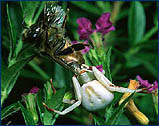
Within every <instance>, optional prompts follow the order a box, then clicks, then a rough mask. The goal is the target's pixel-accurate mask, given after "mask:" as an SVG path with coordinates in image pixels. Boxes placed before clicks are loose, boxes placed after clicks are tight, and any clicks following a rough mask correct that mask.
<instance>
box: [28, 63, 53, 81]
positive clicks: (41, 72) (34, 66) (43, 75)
mask: <svg viewBox="0 0 159 126" xmlns="http://www.w3.org/2000/svg"><path fill="white" fill-rule="evenodd" d="M29 65H30V66H31V67H32V68H33V69H34V70H35V71H36V72H37V73H39V74H40V75H41V76H42V77H43V78H44V79H45V80H48V79H49V78H50V77H49V76H48V75H47V73H45V72H44V71H43V70H42V69H41V68H40V67H39V66H38V65H37V64H35V63H34V61H30V62H29Z"/></svg>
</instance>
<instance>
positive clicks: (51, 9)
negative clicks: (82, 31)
mask: <svg viewBox="0 0 159 126" xmlns="http://www.w3.org/2000/svg"><path fill="white" fill-rule="evenodd" d="M65 16H66V13H65V12H64V10H63V9H62V8H61V6H59V5H56V4H55V3H52V2H46V6H45V9H44V18H45V20H46V22H47V25H48V27H50V26H52V27H62V25H63V23H64V20H65Z"/></svg>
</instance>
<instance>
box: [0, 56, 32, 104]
mask: <svg viewBox="0 0 159 126" xmlns="http://www.w3.org/2000/svg"><path fill="white" fill-rule="evenodd" d="M32 57H33V56H30V57H28V58H26V59H23V60H21V61H18V62H16V63H15V64H14V65H12V66H11V67H8V68H7V69H6V70H5V71H4V72H3V73H2V76H1V77H2V78H1V84H2V85H1V88H2V89H1V90H2V92H1V105H2V104H3V102H4V100H5V99H6V98H7V97H8V95H9V93H10V92H11V90H12V88H13V86H14V84H15V82H16V80H17V78H18V76H19V72H20V70H21V69H22V68H23V67H24V66H25V64H27V63H28V62H29V61H30V60H32Z"/></svg>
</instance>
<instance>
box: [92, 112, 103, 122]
mask: <svg viewBox="0 0 159 126" xmlns="http://www.w3.org/2000/svg"><path fill="white" fill-rule="evenodd" d="M93 119H94V123H95V125H103V124H104V119H102V118H100V117H98V116H96V115H95V114H93Z"/></svg>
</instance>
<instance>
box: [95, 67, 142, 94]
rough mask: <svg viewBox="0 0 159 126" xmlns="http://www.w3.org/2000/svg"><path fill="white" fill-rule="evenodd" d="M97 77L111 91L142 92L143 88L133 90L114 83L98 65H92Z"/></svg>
mask: <svg viewBox="0 0 159 126" xmlns="http://www.w3.org/2000/svg"><path fill="white" fill-rule="evenodd" d="M92 70H93V72H94V75H95V77H96V78H97V79H98V80H99V81H100V82H101V83H102V84H103V85H104V86H105V87H106V88H107V89H108V90H109V91H116V92H121V93H133V92H140V91H143V89H138V90H131V89H128V88H123V87H119V86H115V85H114V84H112V83H111V82H110V81H109V80H108V79H107V78H106V77H105V76H104V75H103V74H102V73H101V72H100V71H99V70H98V69H97V68H96V67H94V66H93V67H92Z"/></svg>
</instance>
